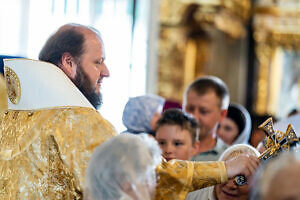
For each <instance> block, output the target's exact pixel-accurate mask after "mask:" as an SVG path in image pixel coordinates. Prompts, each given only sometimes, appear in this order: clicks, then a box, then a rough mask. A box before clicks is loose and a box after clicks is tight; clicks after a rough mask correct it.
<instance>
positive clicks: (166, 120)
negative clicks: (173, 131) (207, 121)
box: [156, 108, 199, 144]
mask: <svg viewBox="0 0 300 200" xmlns="http://www.w3.org/2000/svg"><path fill="white" fill-rule="evenodd" d="M163 125H178V126H179V127H180V128H181V129H182V130H187V131H188V132H189V133H190V136H191V138H192V142H193V144H194V143H195V141H197V140H198V136H199V126H198V123H197V121H196V120H195V119H194V118H193V117H192V116H191V115H189V114H188V113H185V112H184V111H182V110H180V109H176V108H171V109H168V110H165V111H164V112H163V113H162V116H161V117H160V119H159V120H158V121H157V123H156V130H157V129H158V128H160V127H162V126H163Z"/></svg>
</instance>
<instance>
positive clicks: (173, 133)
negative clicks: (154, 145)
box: [156, 124, 196, 161]
mask: <svg viewBox="0 0 300 200" xmlns="http://www.w3.org/2000/svg"><path fill="white" fill-rule="evenodd" d="M156 140H157V142H158V144H159V146H160V148H161V150H162V156H163V157H164V158H165V159H166V160H167V161H169V160H171V159H179V160H190V158H191V157H192V156H193V155H194V154H195V153H196V145H195V144H194V145H193V142H192V137H191V135H190V133H189V131H188V130H183V129H181V127H180V126H178V125H168V124H166V125H163V126H161V127H159V128H158V129H157V130H156Z"/></svg>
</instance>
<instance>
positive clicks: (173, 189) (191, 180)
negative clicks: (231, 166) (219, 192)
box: [155, 160, 227, 200]
mask: <svg viewBox="0 0 300 200" xmlns="http://www.w3.org/2000/svg"><path fill="white" fill-rule="evenodd" d="M156 172H157V174H158V175H159V181H158V185H157V188H156V195H155V199H156V200H184V199H185V198H186V196H187V194H188V193H189V192H191V191H194V190H198V189H201V188H204V187H208V186H212V185H216V184H218V183H223V182H226V181H227V172H226V168H225V164H224V162H223V161H220V162H190V161H181V160H171V161H169V162H166V161H162V164H161V165H159V166H158V167H157V168H156Z"/></svg>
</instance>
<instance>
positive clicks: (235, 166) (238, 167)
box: [225, 154, 260, 179]
mask: <svg viewBox="0 0 300 200" xmlns="http://www.w3.org/2000/svg"><path fill="white" fill-rule="evenodd" d="M259 163H260V161H259V159H258V158H257V157H255V156H252V155H248V154H241V155H239V156H237V157H235V158H232V159H230V160H227V161H225V166H226V170H227V177H228V179H230V178H234V177H235V176H237V175H244V176H245V177H246V178H249V177H250V176H251V175H252V174H254V172H255V170H256V168H257V167H258V165H259Z"/></svg>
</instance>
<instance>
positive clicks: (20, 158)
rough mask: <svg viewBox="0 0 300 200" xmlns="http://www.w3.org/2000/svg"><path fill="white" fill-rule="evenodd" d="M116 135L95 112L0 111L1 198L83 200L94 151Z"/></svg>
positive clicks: (71, 110)
mask: <svg viewBox="0 0 300 200" xmlns="http://www.w3.org/2000/svg"><path fill="white" fill-rule="evenodd" d="M115 134H116V132H115V130H114V128H113V126H112V125H111V124H110V123H109V122H108V121H106V120H105V119H103V118H102V117H101V115H100V114H99V113H98V112H97V111H96V110H94V109H91V108H81V107H64V108H55V109H43V110H35V111H32V112H31V111H14V110H8V111H3V112H0V199H1V200H2V199H3V200H4V199H5V200H18V199H22V200H25V199H47V200H48V199H49V200H50V199H51V200H53V199H82V185H83V182H84V173H85V169H86V167H87V163H88V161H89V159H90V156H91V154H92V152H93V149H94V148H95V147H96V146H98V145H99V144H101V143H102V142H104V141H106V140H107V139H109V138H111V137H112V136H114V135H115Z"/></svg>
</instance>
